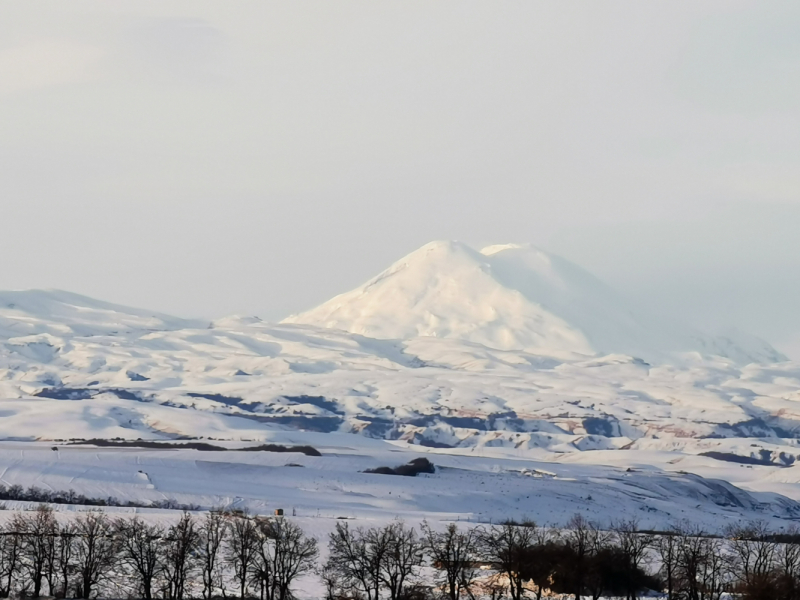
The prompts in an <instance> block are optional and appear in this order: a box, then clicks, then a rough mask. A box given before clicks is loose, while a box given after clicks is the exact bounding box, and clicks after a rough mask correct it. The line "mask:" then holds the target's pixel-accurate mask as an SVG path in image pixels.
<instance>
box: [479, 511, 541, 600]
mask: <svg viewBox="0 0 800 600" xmlns="http://www.w3.org/2000/svg"><path fill="white" fill-rule="evenodd" d="M536 530H537V527H536V524H535V523H525V524H523V525H515V524H511V523H506V524H504V525H501V526H499V527H492V528H490V529H489V530H488V531H484V532H483V534H482V535H481V546H482V548H483V554H484V557H485V558H486V559H487V560H488V561H490V562H492V563H494V564H495V565H496V566H497V569H498V570H499V571H501V572H502V573H503V574H504V575H505V576H506V577H507V578H508V588H509V593H510V594H511V598H512V600H521V598H522V597H523V595H524V594H525V581H526V580H528V579H529V578H530V577H529V567H530V562H531V557H532V550H533V548H534V546H535V545H536V541H537V536H536Z"/></svg>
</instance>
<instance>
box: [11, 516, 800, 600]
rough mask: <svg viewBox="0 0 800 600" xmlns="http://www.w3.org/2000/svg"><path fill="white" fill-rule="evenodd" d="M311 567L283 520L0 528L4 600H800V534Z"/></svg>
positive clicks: (368, 556) (380, 544)
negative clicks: (300, 584) (313, 588)
mask: <svg viewBox="0 0 800 600" xmlns="http://www.w3.org/2000/svg"><path fill="white" fill-rule="evenodd" d="M328 550H329V552H328V557H327V560H326V561H325V563H324V564H321V565H320V564H318V563H319V557H320V553H319V549H318V544H317V540H315V539H314V538H311V537H308V536H306V535H305V533H304V532H303V530H302V529H301V528H300V527H299V526H298V525H297V524H296V523H295V522H294V521H292V520H291V519H286V518H282V517H276V518H266V517H257V516H250V515H248V514H246V513H231V512H224V511H211V512H208V513H205V515H204V516H202V517H195V516H192V515H190V514H189V513H183V514H182V516H181V517H180V518H179V519H177V520H174V521H172V522H171V523H170V524H168V525H163V524H159V523H156V522H148V521H144V520H142V519H141V518H139V517H137V516H133V517H131V516H124V517H118V518H115V519H114V518H111V517H110V516H109V515H107V514H106V513H104V512H102V511H89V512H83V513H79V514H78V515H77V516H75V518H69V519H67V518H57V515H56V514H55V513H54V512H53V511H52V509H50V508H48V507H47V506H44V505H43V506H41V507H39V508H38V509H36V510H33V511H27V512H20V513H16V514H15V515H14V516H13V518H12V519H10V520H9V521H8V522H7V523H6V525H5V526H3V527H2V528H0V598H5V597H8V596H9V595H11V594H12V593H13V594H21V595H28V596H31V597H38V596H43V595H51V596H56V597H60V598H70V597H75V598H92V597H114V598H122V597H127V598H143V599H145V600H155V599H160V600H162V599H163V600H184V599H188V598H198V597H202V598H204V599H211V598H216V597H238V598H260V599H261V600H292V598H294V594H293V589H294V587H295V584H296V583H297V580H298V578H300V577H302V576H304V575H308V574H312V573H316V574H318V575H319V577H320V578H321V581H322V583H323V584H324V588H325V590H326V592H325V595H326V598H327V600H426V599H429V598H442V599H445V600H475V599H477V598H488V599H491V600H497V599H499V598H509V599H510V600H524V599H525V598H530V599H531V600H533V599H534V598H535V599H536V600H541V598H542V597H543V596H545V595H550V594H554V593H555V594H564V595H570V596H572V597H574V598H576V599H579V598H592V599H593V600H598V599H599V598H601V597H603V598H608V597H614V598H626V599H628V600H636V599H637V598H638V597H639V596H640V595H641V594H642V593H643V592H644V591H646V590H660V591H663V592H664V593H665V594H666V596H667V598H668V600H720V599H721V598H723V597H724V596H725V594H728V595H729V596H730V597H733V598H738V599H741V600H800V530H796V529H790V530H789V531H786V532H783V533H781V534H776V533H773V532H771V531H770V530H769V528H768V527H767V526H766V525H765V524H763V523H750V524H746V525H737V526H734V527H730V528H729V529H727V530H726V531H725V532H724V534H723V535H717V536H712V535H707V534H706V533H705V532H703V531H702V530H700V529H698V528H696V527H690V526H682V527H678V528H675V529H673V530H670V531H667V532H661V533H658V534H656V533H654V532H644V531H641V530H640V529H639V527H638V526H637V523H636V522H635V521H619V522H616V523H614V524H613V525H612V526H611V527H610V528H609V527H606V528H601V527H599V526H598V525H597V524H596V523H593V522H591V521H589V520H587V519H585V518H584V517H581V516H579V515H576V516H575V517H573V518H572V519H571V520H570V521H569V523H568V524H567V526H566V527H563V528H548V527H539V526H537V525H536V524H535V523H533V522H523V523H512V522H509V523H504V524H501V525H495V526H472V527H468V528H459V527H458V526H457V525H455V524H449V525H447V526H445V527H444V528H437V527H432V526H431V525H429V524H428V523H427V522H424V523H423V524H422V527H421V529H419V530H417V529H415V528H413V527H409V526H407V525H406V524H404V523H403V522H401V521H394V522H391V523H389V524H388V525H385V526H383V527H367V528H363V527H350V525H349V524H348V523H347V522H339V523H337V525H336V527H335V529H334V531H333V532H332V533H331V534H330V536H329V539H328Z"/></svg>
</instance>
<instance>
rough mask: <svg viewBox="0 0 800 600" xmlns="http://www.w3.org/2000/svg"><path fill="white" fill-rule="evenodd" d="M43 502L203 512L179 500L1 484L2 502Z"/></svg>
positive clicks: (0, 497) (196, 506)
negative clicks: (126, 497) (136, 498)
mask: <svg viewBox="0 0 800 600" xmlns="http://www.w3.org/2000/svg"><path fill="white" fill-rule="evenodd" d="M3 500H9V501H18V502H41V503H43V504H75V505H78V506H97V507H102V506H114V507H121V508H160V509H166V510H201V508H202V507H200V506H198V505H197V504H181V503H179V502H178V501H177V500H173V499H166V500H155V501H153V502H136V501H134V500H119V499H118V498H115V497H114V496H109V497H108V498H91V497H88V496H84V495H83V494H79V493H77V492H76V491H75V490H68V491H66V492H64V491H52V490H45V489H42V488H39V487H36V486H31V487H29V488H28V489H25V488H23V487H22V486H21V485H12V486H5V485H3V484H0V501H3Z"/></svg>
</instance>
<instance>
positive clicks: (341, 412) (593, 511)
mask: <svg viewBox="0 0 800 600" xmlns="http://www.w3.org/2000/svg"><path fill="white" fill-rule="evenodd" d="M540 254H541V253H537V251H534V250H530V249H525V248H519V247H502V248H499V249H498V248H494V249H487V250H485V251H484V253H483V254H480V253H477V252H475V251H471V250H468V249H466V250H465V249H464V248H462V247H461V246H459V245H457V244H456V245H452V244H451V245H447V244H445V245H441V244H440V245H433V246H432V247H430V248H429V247H426V249H423V250H421V251H419V252H418V253H415V254H414V255H412V256H411V257H408V258H407V259H406V260H405V261H401V262H399V263H397V264H396V265H394V266H393V267H392V268H391V269H389V270H388V271H387V272H385V273H384V274H382V275H381V276H379V277H377V278H375V279H374V280H373V281H371V282H368V284H366V285H365V286H362V287H361V288H359V289H358V290H356V292H353V293H351V294H349V295H348V294H345V295H344V296H341V297H339V298H338V299H335V300H333V301H331V302H330V303H327V304H326V305H323V307H320V309H317V310H315V311H311V312H310V313H307V314H306V315H299V316H297V317H294V318H292V319H291V321H292V322H286V323H283V324H268V323H263V322H261V321H260V320H258V319H256V318H241V317H231V318H228V319H223V320H220V321H217V322H214V323H203V322H198V321H190V320H185V319H178V318H175V317H170V316H167V315H158V314H154V313H150V312H148V311H144V310H139V309H130V308H127V307H122V306H116V305H112V304H107V303H104V302H100V301H96V300H91V299H87V298H83V297H81V296H76V295H74V294H68V293H66V292H42V291H29V292H0V440H5V441H3V442H0V443H2V447H0V482H1V483H4V484H14V483H20V484H22V485H25V486H28V485H38V486H43V487H44V486H50V487H52V488H54V489H69V488H74V489H75V490H76V491H78V492H81V493H84V494H86V495H96V496H101V497H105V496H109V495H114V496H118V497H120V498H122V499H141V500H156V499H160V498H164V497H171V498H175V499H177V500H178V501H180V502H184V503H198V504H201V505H203V506H212V505H217V504H225V505H234V506H236V505H242V506H247V507H249V508H252V509H253V510H257V511H261V510H272V508H274V507H278V506H280V507H282V508H287V509H289V508H293V507H294V508H296V509H297V511H298V513H299V514H301V515H305V516H314V517H315V516H316V515H317V514H319V515H320V516H321V517H322V516H325V517H338V516H347V517H352V516H357V517H359V518H368V517H371V516H373V517H375V518H386V517H387V516H389V515H391V516H394V515H400V516H405V517H408V518H409V519H417V520H418V519H420V518H422V517H423V516H431V517H433V518H437V519H453V518H455V519H471V520H478V521H489V520H497V519H501V518H505V517H519V516H524V515H527V516H531V517H533V518H536V519H538V520H540V521H544V522H555V523H558V522H563V521H564V520H566V519H567V518H569V516H571V515H572V513H574V512H576V511H579V510H580V511H582V512H587V513H589V514H590V516H592V517H593V518H596V519H598V520H601V521H607V520H608V519H609V518H611V516H612V515H615V516H623V515H629V516H630V515H636V516H638V517H639V518H640V520H641V521H642V523H644V524H650V525H652V526H654V527H655V526H661V525H664V524H668V523H671V522H675V521H676V520H680V519H683V518H691V519H695V520H699V521H702V522H704V523H707V524H708V526H709V527H712V526H713V527H716V526H717V525H719V524H720V523H721V522H723V521H725V520H729V519H731V518H734V519H741V518H756V517H766V518H770V519H774V520H776V523H780V522H783V521H782V520H784V519H787V518H793V517H794V516H796V515H797V514H798V513H797V512H796V511H797V507H796V505H795V501H800V485H798V483H800V466H798V465H800V462H798V460H797V459H798V458H800V448H799V447H798V441H799V440H800V402H798V401H800V364H798V363H793V362H788V361H783V362H775V361H776V360H782V358H783V357H780V356H779V355H777V354H775V353H773V352H771V351H770V350H769V347H768V345H767V346H764V345H763V343H762V345H759V343H753V344H750V346H748V347H747V348H745V347H744V346H741V345H739V344H738V342H737V343H734V342H733V341H732V340H731V339H727V341H724V340H722V341H721V338H714V339H713V340H712V339H711V338H698V339H696V340H694V343H695V344H696V345H697V346H698V347H705V348H707V349H708V348H712V349H716V350H720V348H721V346H720V345H719V344H722V345H723V346H725V344H728V346H725V347H724V348H722V350H726V348H727V351H725V352H722V350H720V351H721V352H722V353H723V354H725V355H726V356H727V357H724V356H720V355H719V354H714V353H710V354H709V353H708V352H700V351H697V350H695V351H688V350H687V351H683V352H677V351H674V352H671V353H670V354H669V360H667V359H664V360H651V359H650V358H649V357H648V359H647V360H646V359H644V358H642V356H639V355H636V354H634V355H629V354H624V353H620V351H617V353H613V354H602V353H597V348H598V347H605V346H606V345H608V346H609V347H611V348H612V349H613V348H616V347H620V348H621V347H623V346H625V347H631V348H635V347H636V346H637V345H641V344H645V343H646V342H647V341H648V339H649V338H650V337H652V335H654V331H655V330H654V329H653V328H652V327H650V326H649V325H648V326H647V327H645V326H644V325H642V322H643V321H641V320H637V321H635V322H631V323H628V325H629V327H628V325H626V326H624V327H623V325H624V323H622V321H624V320H625V318H627V317H625V314H627V313H626V312H625V311H624V310H621V309H620V310H621V311H620V310H618V308H614V306H613V301H614V298H613V296H611V295H609V294H610V292H607V291H603V289H602V288H599V287H598V286H599V285H601V284H599V282H596V281H593V280H591V279H590V278H589V279H587V277H586V274H584V273H582V272H577V273H576V272H574V270H573V269H572V267H570V266H568V265H567V266H564V265H563V264H561V263H558V262H557V261H556V262H553V261H550V259H549V258H548V257H547V256H543V255H541V256H540ZM431 261H432V262H431ZM548 261H550V262H548ZM442 265H444V266H442ZM520 265H522V266H520ZM448 269H449V270H448ZM515 269H516V270H515ZM525 269H527V271H526V270H525ZM448 273H449V274H448ZM520 273H522V275H520ZM487 278H489V279H487ZM420 280H422V283H420ZM576 282H577V283H576ZM415 286H416V287H415ZM470 286H472V287H470ZM492 286H494V287H492ZM559 286H561V287H559ZM563 286H566V288H565V289H562V288H563ZM473 288H475V289H476V290H477V291H475V290H473ZM376 290H377V291H376ZM465 290H466V291H465ZM470 290H472V291H470ZM487 290H488V291H487ZM492 290H493V291H492ZM593 290H594V291H596V292H597V294H599V295H600V296H601V297H600V301H602V302H601V303H600V304H602V305H600V304H597V303H595V304H592V303H591V302H589V301H585V299H584V296H585V295H586V294H589V293H592V292H593ZM598 290H599V291H598ZM473 292H474V294H473ZM403 294H405V295H404V296H403ZM470 294H472V295H470ZM536 294H539V296H541V297H543V298H545V299H547V300H548V301H551V302H554V303H555V304H556V305H557V308H558V310H556V308H552V306H550V308H549V309H548V310H547V311H544V308H543V306H544V305H536V304H535V302H533V299H532V298H534V296H536ZM398 295H401V296H402V298H399V299H398V298H397V297H396V296H398ZM392 298H394V299H395V300H396V301H397V302H395V304H393V305H391V307H390V308H391V309H392V310H389V312H387V313H386V314H384V312H382V310H383V308H382V307H383V304H382V302H383V301H384V300H386V301H388V300H387V299H392ZM414 298H416V300H414V301H413V302H412V299H414ZM515 302H516V303H517V304H518V306H516V308H514V306H515V304H514V303H515ZM559 303H560V304H559ZM406 304H407V305H408V306H406V307H405V308H403V306H405V305H406ZM348 306H349V308H348ZM537 306H538V308H537ZM437 310H438V311H439V313H436V311H437ZM515 310H516V312H514V311H515ZM392 311H395V312H394V313H393V312H392ZM537 311H538V312H537ZM542 311H544V312H542ZM593 311H597V314H598V315H599V316H598V319H600V320H602V318H605V317H604V315H605V316H608V318H609V319H611V322H613V323H617V324H618V325H619V327H618V328H617V329H615V331H616V333H615V335H617V334H619V335H622V334H623V333H624V335H622V338H619V339H616V338H615V337H614V335H611V333H609V331H610V330H608V331H607V330H604V329H603V327H602V326H600V325H597V324H596V323H595V324H592V323H590V322H589V320H590V317H591V316H592V315H594V314H595V312H593ZM445 313H446V314H445ZM359 315H361V316H363V318H364V319H365V320H364V321H359V320H358V319H356V320H355V321H353V320H352V319H353V318H356V317H358V318H361V317H359ZM498 315H499V316H498ZM514 315H516V316H517V317H518V316H519V315H523V316H524V318H523V320H522V321H520V322H519V323H516V322H515V321H514V319H515V318H516V317H515V316H514ZM537 315H538V316H537ZM392 318H394V319H395V320H396V321H398V322H397V323H394V324H392V323H390V321H389V320H390V319H392ZM326 319H327V320H326ZM331 319H333V320H334V321H335V323H334V324H335V325H336V326H337V327H342V328H343V329H332V328H329V327H328V325H330V324H331V323H329V322H328V320H331ZM348 319H350V321H348ZM481 319H483V321H481ZM492 319H494V321H492ZM498 319H499V321H498ZM537 319H539V320H538V321H537ZM495 321H497V323H499V325H498V326H497V327H495V328H494V329H492V328H491V327H490V325H491V323H494V322H495ZM471 322H474V323H477V325H480V327H477V328H476V329H473V330H469V328H468V325H469V323H471ZM380 323H383V324H384V325H385V327H384V329H383V330H381V331H378V332H373V333H374V334H375V335H376V336H377V335H378V334H380V335H381V336H384V337H369V336H367V335H365V334H364V333H363V332H362V333H359V330H360V329H363V330H364V331H366V332H369V331H371V330H370V327H373V328H374V327H377V325H378V324H380ZM497 323H495V324H497ZM323 325H324V326H323ZM517 325H518V326H519V327H517ZM395 326H396V327H398V328H400V329H398V332H399V333H398V335H400V334H401V333H402V335H404V336H407V337H405V338H404V339H384V338H385V335H387V332H389V331H391V330H392V327H395ZM562 326H563V327H562ZM426 327H427V328H428V329H425V328H426ZM404 328H405V329H404ZM537 328H538V329H537ZM345 330H348V331H345ZM401 330H402V331H401ZM504 332H505V333H504ZM513 332H517V333H519V336H517V337H514V336H511V333H513ZM537 332H538V333H537ZM576 332H577V333H576ZM620 332H622V333H620ZM439 333H441V334H442V335H438V334H439ZM578 333H580V335H578ZM612 333H613V332H612ZM684 333H685V332H684ZM684 333H681V335H684ZM412 334H413V335H412ZM420 334H426V335H420ZM540 334H541V335H540ZM537 336H538V337H537ZM674 337H675V336H673V338H674ZM678 337H680V336H678ZM623 338H624V339H623ZM556 339H560V340H561V341H562V342H564V344H561V343H560V342H559V343H556V341H554V340H556ZM548 340H549V341H548ZM569 340H572V342H575V344H572V342H569ZM674 341H675V339H672V342H674ZM567 342H569V343H567ZM537 344H538V345H537ZM548 344H549V345H548ZM565 344H566V345H565ZM571 344H572V345H571ZM523 346H524V347H523ZM665 348H667V347H666V346H662V347H660V348H657V349H656V350H657V351H654V352H653V354H655V355H659V354H660V353H663V352H664V351H665ZM591 352H595V354H591ZM587 353H589V354H587ZM750 355H757V356H760V357H762V358H764V362H747V361H746V360H745V361H743V360H742V358H743V357H745V358H746V357H747V356H750ZM91 438H105V439H110V438H125V439H137V438H145V439H168V440H174V439H181V438H184V439H185V438H192V439H205V440H222V441H223V442H224V443H230V444H236V443H239V444H241V443H244V442H246V441H252V442H261V441H276V442H278V443H299V444H305V443H309V444H311V445H313V446H315V447H318V448H319V449H320V450H321V451H322V452H323V454H324V456H323V457H322V458H312V457H305V456H297V457H292V458H291V460H290V459H289V457H288V455H283V454H274V455H273V454H265V453H238V452H220V453H214V452H210V453H209V452H197V451H190V450H174V451H164V450H160V451H151V450H131V449H126V450H122V449H87V448H81V447H78V446H64V445H62V444H61V443H60V442H59V440H61V441H63V440H71V439H84V440H85V439H91ZM54 443H56V444H58V445H57V448H58V449H57V450H51V449H50V448H51V447H52V446H53V445H54ZM423 454H424V455H432V459H433V461H434V462H435V463H436V464H437V465H438V466H439V467H440V468H439V470H438V471H437V473H436V474H435V475H432V476H424V477H420V478H417V479H408V478H397V477H387V476H376V475H366V474H363V473H361V471H363V470H364V469H366V468H369V467H373V466H380V465H389V466H394V465H397V464H400V463H404V462H406V461H407V460H409V459H411V458H414V457H416V456H419V455H423ZM703 454H708V455H706V456H703ZM288 462H292V463H298V464H302V465H303V467H288V466H286V464H287V463H288ZM139 471H142V473H139ZM715 481H727V482H730V484H733V485H734V486H737V487H736V488H733V487H730V486H729V485H728V484H725V485H722V484H718V483H715ZM500 492H502V493H500ZM775 493H778V494H781V495H782V497H780V498H779V497H776V496H775V495H774V494H775ZM589 498H591V499H589Z"/></svg>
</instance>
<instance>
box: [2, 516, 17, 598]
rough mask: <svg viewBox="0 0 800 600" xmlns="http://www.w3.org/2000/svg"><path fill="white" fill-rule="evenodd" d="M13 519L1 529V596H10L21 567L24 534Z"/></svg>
mask: <svg viewBox="0 0 800 600" xmlns="http://www.w3.org/2000/svg"><path fill="white" fill-rule="evenodd" d="M14 521H15V520H13V519H12V521H10V522H9V523H8V524H6V526H5V527H3V528H2V529H0V598H8V596H9V595H10V594H11V590H12V589H13V588H14V581H15V579H16V577H17V574H18V572H19V567H20V555H21V553H22V536H21V535H20V534H19V533H17V530H16V525H15V522H14Z"/></svg>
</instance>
